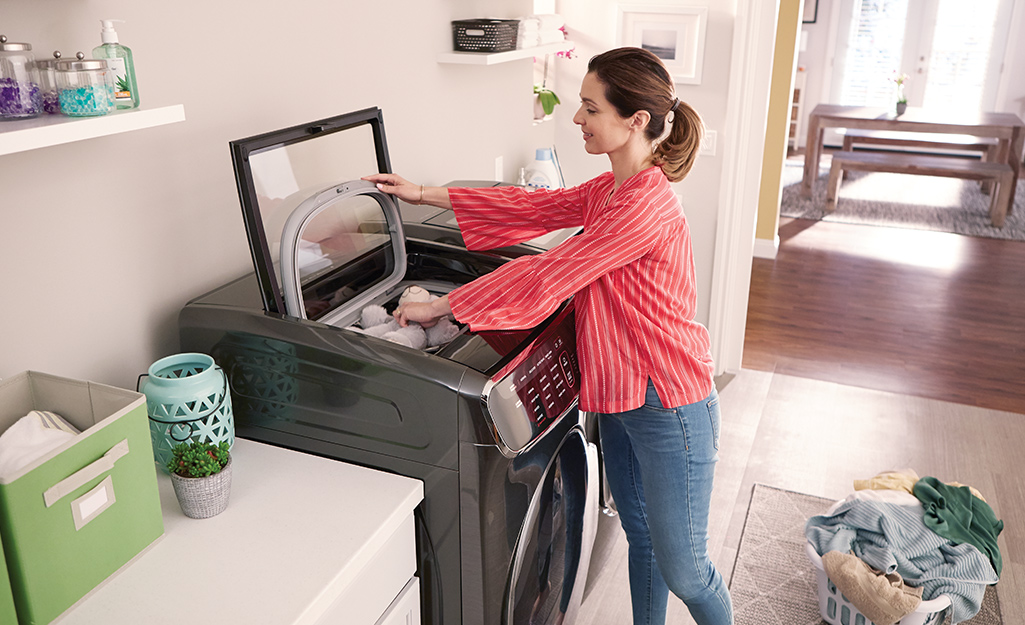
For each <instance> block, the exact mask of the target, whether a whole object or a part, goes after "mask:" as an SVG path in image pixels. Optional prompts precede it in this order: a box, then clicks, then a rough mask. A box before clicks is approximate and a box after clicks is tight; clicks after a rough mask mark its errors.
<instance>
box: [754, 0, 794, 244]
mask: <svg viewBox="0 0 1025 625" xmlns="http://www.w3.org/2000/svg"><path fill="white" fill-rule="evenodd" d="M800 27H801V0H781V1H780V6H779V21H778V23H777V26H776V56H775V58H774V59H773V62H772V85H771V87H770V93H769V113H768V118H767V123H766V128H765V152H764V154H763V165H762V185H761V192H760V193H759V198H758V221H757V224H756V226H755V238H756V239H766V240H768V241H774V240H775V238H776V232H777V231H778V230H779V202H780V195H781V193H782V187H781V184H780V180H781V178H782V176H783V165H784V162H785V161H786V156H787V132H788V130H789V128H790V104H791V97H792V91H793V80H794V63H795V60H796V55H797V38H798V35H799V30H800Z"/></svg>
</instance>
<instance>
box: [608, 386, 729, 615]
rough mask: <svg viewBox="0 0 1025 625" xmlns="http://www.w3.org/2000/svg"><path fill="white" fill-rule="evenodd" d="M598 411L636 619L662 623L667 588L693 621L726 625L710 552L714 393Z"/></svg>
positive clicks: (725, 594)
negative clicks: (673, 403)
mask: <svg viewBox="0 0 1025 625" xmlns="http://www.w3.org/2000/svg"><path fill="white" fill-rule="evenodd" d="M644 404H645V405H644V406H641V407H640V408H637V409H636V410H631V411H628V412H621V413H616V414H601V415H599V417H598V418H599V421H598V423H599V428H600V431H601V444H602V455H603V457H604V460H605V468H606V475H607V477H608V481H609V486H610V487H611V489H612V496H613V498H614V499H615V501H616V508H617V509H618V510H619V516H620V519H621V521H622V524H623V530H624V531H625V532H626V537H627V541H628V543H629V568H630V598H631V602H632V604H633V619H634V621H633V622H634V625H662V624H664V623H665V620H666V605H667V602H668V599H669V591H670V590H672V591H673V594H675V595H676V596H677V597H679V598H680V599H682V600H683V602H684V603H685V604H686V605H687V608H688V609H689V610H690V614H691V616H692V617H693V618H694V621H695V622H696V623H697V624H698V625H730V624H732V623H733V605H732V603H731V601H730V593H729V590H727V588H726V584H725V582H724V581H723V578H722V576H721V575H720V574H719V572H718V571H717V570H716V569H715V566H714V565H713V564H712V561H711V560H710V559H709V557H708V547H707V545H708V507H709V502H710V501H711V498H712V476H713V474H714V472H715V463H716V461H717V460H718V459H719V457H718V455H717V454H718V450H719V425H720V417H719V396H718V394H717V393H716V391H715V390H714V389H713V390H712V393H711V395H709V396H708V397H707V398H705V399H704V400H703V401H699V402H697V403H694V404H690V405H687V406H680V407H678V408H663V407H662V402H661V401H660V400H659V398H658V394H657V393H656V392H655V387H654V385H653V384H652V383H651V382H650V381H649V382H648V390H647V395H646V397H645V402H644Z"/></svg>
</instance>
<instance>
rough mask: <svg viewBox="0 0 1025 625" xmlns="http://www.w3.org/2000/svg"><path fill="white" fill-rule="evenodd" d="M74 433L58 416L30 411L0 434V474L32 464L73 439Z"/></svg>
mask: <svg viewBox="0 0 1025 625" xmlns="http://www.w3.org/2000/svg"><path fill="white" fill-rule="evenodd" d="M61 422H63V424H62V423H61ZM74 432H75V428H73V427H72V426H71V425H70V424H68V423H67V422H66V421H64V420H63V419H61V418H60V417H59V416H57V415H55V414H53V413H47V412H44V411H37V410H33V411H32V412H30V413H28V414H27V415H25V416H24V417H22V418H20V419H18V420H17V421H15V422H14V425H12V426H11V427H9V428H7V431H6V432H4V433H3V434H0V475H5V476H6V475H11V474H13V473H15V472H17V471H19V470H21V469H22V468H24V467H26V466H28V465H30V464H32V463H33V462H35V461H36V460H38V459H39V458H42V457H43V456H45V455H46V454H48V453H50V452H51V451H53V450H54V449H56V448H58V447H60V446H61V445H63V444H64V443H66V442H68V441H69V440H71V439H73V438H75V433H74Z"/></svg>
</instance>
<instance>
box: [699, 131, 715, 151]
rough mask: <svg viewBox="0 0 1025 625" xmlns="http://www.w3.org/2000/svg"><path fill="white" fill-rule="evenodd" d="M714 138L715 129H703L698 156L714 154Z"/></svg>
mask: <svg viewBox="0 0 1025 625" xmlns="http://www.w3.org/2000/svg"><path fill="white" fill-rule="evenodd" d="M715 139H716V133H715V131H714V130H708V129H705V136H704V138H703V139H702V140H701V148H700V149H698V156H715Z"/></svg>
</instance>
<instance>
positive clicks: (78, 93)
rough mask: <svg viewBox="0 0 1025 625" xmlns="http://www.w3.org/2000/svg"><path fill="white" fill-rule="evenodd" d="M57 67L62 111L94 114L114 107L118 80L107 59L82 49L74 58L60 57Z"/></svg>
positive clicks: (84, 115) (58, 95)
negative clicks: (64, 59)
mask: <svg viewBox="0 0 1025 625" xmlns="http://www.w3.org/2000/svg"><path fill="white" fill-rule="evenodd" d="M56 70H57V98H58V101H59V102H60V109H61V113H63V114H64V115H68V116H70V117H94V116H96V115H106V114H107V113H109V112H110V111H112V110H114V81H113V78H112V75H111V71H110V66H108V65H107V62H106V61H103V60H99V59H87V58H85V55H83V54H82V53H81V52H79V53H78V54H77V55H76V58H75V60H73V61H72V60H68V61H58V62H57V66H56Z"/></svg>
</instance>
